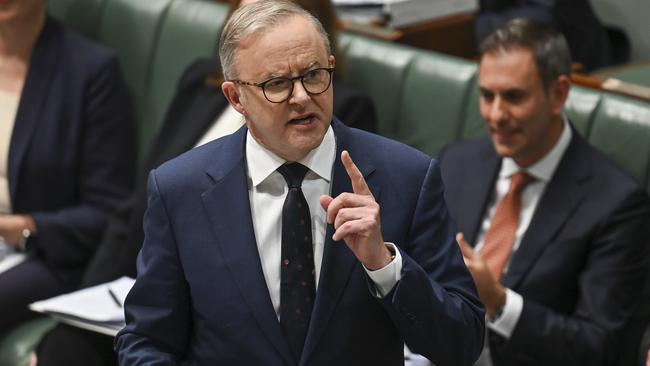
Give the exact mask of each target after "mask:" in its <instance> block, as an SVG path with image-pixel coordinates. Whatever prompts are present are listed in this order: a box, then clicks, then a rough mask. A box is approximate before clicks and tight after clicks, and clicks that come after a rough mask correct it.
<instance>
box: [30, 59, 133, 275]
mask: <svg viewBox="0 0 650 366" xmlns="http://www.w3.org/2000/svg"><path fill="white" fill-rule="evenodd" d="M84 87H85V91H84V98H85V99H84V100H83V106H82V113H83V115H82V117H81V118H82V125H83V127H82V129H81V130H82V133H81V136H80V137H79V141H78V145H77V146H61V148H65V149H73V148H78V149H80V151H79V153H78V155H79V158H80V161H79V162H78V165H77V167H78V171H76V172H61V173H62V174H63V173H65V174H74V175H75V184H76V190H77V193H76V194H77V199H76V203H75V204H72V205H69V206H66V207H62V208H59V209H57V210H51V211H50V210H47V211H36V212H27V213H29V214H31V215H32V217H33V218H34V221H35V223H36V227H37V235H36V236H35V237H34V238H31V239H30V241H29V242H28V248H29V249H34V250H36V251H37V252H39V253H40V254H42V255H43V256H44V257H45V259H46V260H47V261H49V262H51V263H55V264H58V265H68V264H78V263H83V261H85V260H87V259H88V258H89V257H90V255H91V254H92V252H93V251H94V249H95V246H96V245H97V243H98V242H99V239H100V236H101V234H102V232H103V230H104V227H105V225H106V221H107V219H108V216H109V215H110V214H111V213H112V211H113V210H114V208H115V207H116V206H117V205H118V204H119V203H120V202H121V201H122V200H123V199H125V198H126V197H127V196H128V195H129V193H130V191H131V187H132V184H133V174H134V170H135V169H134V166H135V159H134V157H135V156H136V154H135V141H134V140H135V136H134V135H135V134H134V130H135V127H134V124H133V120H132V114H131V104H130V101H129V97H128V95H127V90H126V85H125V83H124V81H123V79H122V77H121V74H120V72H119V67H118V64H117V59H116V58H115V57H114V56H112V57H109V58H106V59H105V61H104V62H103V63H100V64H98V67H97V68H96V69H95V70H94V72H92V73H91V74H90V75H89V77H88V80H87V82H86V85H85V86H84Z"/></svg>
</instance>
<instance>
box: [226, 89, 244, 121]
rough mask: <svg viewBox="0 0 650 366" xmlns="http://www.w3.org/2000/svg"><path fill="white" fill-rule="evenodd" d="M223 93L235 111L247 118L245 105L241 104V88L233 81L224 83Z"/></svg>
mask: <svg viewBox="0 0 650 366" xmlns="http://www.w3.org/2000/svg"><path fill="white" fill-rule="evenodd" d="M221 91H222V92H223V95H224V96H225V97H226V99H227V100H228V103H230V105H231V106H232V107H233V108H235V110H236V111H237V112H239V113H241V115H242V116H244V117H246V110H245V109H244V105H243V104H242V103H241V95H240V94H239V88H238V87H237V85H235V83H233V82H232V81H224V82H223V83H222V84H221Z"/></svg>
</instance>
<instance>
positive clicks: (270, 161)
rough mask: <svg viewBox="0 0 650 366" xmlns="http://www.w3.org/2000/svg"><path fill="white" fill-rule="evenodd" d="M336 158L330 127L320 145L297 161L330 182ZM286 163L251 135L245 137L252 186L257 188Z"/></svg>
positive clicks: (332, 133) (333, 138) (332, 132)
mask: <svg viewBox="0 0 650 366" xmlns="http://www.w3.org/2000/svg"><path fill="white" fill-rule="evenodd" d="M335 157H336V139H335V137H334V131H333V130H332V126H330V127H329V128H328V129H327V132H326V133H325V136H324V137H323V141H322V142H321V144H320V145H319V146H318V147H317V148H315V149H314V150H312V151H310V152H309V154H307V156H305V157H304V158H302V159H301V160H300V161H298V162H299V163H300V164H302V165H304V166H306V167H307V168H309V170H310V171H312V172H314V173H316V174H317V175H318V176H320V177H321V178H323V179H325V180H326V181H327V182H330V180H331V178H332V165H333V164H334V159H335ZM285 162H286V160H285V159H283V158H281V157H279V156H277V155H276V154H274V153H273V152H271V151H270V150H269V149H267V148H265V147H264V146H262V145H260V144H259V143H258V142H257V141H256V140H255V139H254V138H253V136H252V135H251V132H250V130H249V131H248V132H247V136H246V163H247V169H248V175H249V178H250V180H251V182H252V184H253V186H257V185H258V184H260V183H262V182H263V181H264V180H266V178H268V177H269V176H270V175H271V174H272V173H273V172H274V171H275V170H276V169H277V168H279V167H280V166H281V165H282V164H284V163H285Z"/></svg>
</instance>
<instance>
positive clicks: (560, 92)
mask: <svg viewBox="0 0 650 366" xmlns="http://www.w3.org/2000/svg"><path fill="white" fill-rule="evenodd" d="M570 88H571V80H569V77H568V76H567V75H560V76H558V78H557V79H555V81H554V82H553V85H552V86H551V103H552V110H553V114H555V115H558V116H559V115H561V114H562V111H563V109H564V104H566V101H567V99H568V98H569V89H570Z"/></svg>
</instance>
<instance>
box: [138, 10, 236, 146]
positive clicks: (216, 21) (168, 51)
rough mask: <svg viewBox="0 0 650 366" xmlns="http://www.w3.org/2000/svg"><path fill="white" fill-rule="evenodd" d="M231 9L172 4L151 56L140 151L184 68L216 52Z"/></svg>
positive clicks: (158, 125) (153, 128)
mask: <svg viewBox="0 0 650 366" xmlns="http://www.w3.org/2000/svg"><path fill="white" fill-rule="evenodd" d="M147 1H149V0H147ZM228 11H229V7H228V6H227V5H226V4H219V3H214V2H210V1H203V0H183V1H175V2H173V3H172V4H171V5H170V7H169V9H168V11H167V14H166V16H165V19H164V22H163V23H162V24H161V26H160V31H159V36H158V41H157V45H156V48H155V53H154V57H153V60H152V65H151V68H152V73H151V82H150V85H149V89H148V90H149V92H148V100H147V101H146V105H145V112H144V115H143V118H142V121H141V124H142V132H143V133H142V135H141V138H140V143H141V148H140V151H146V147H147V146H148V144H149V142H150V140H151V138H152V137H153V136H154V135H155V133H156V132H157V130H158V128H159V127H160V124H161V122H162V120H163V118H164V116H165V113H166V111H167V107H168V105H169V103H170V102H171V99H172V97H173V95H174V92H175V91H176V85H177V83H178V80H179V78H180V77H181V75H182V73H183V71H184V70H185V68H186V67H187V66H188V65H189V64H190V63H192V61H194V60H195V59H197V58H199V57H208V56H214V55H216V54H217V48H218V43H219V33H220V30H221V28H222V27H223V24H224V23H225V20H226V17H227V15H228Z"/></svg>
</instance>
